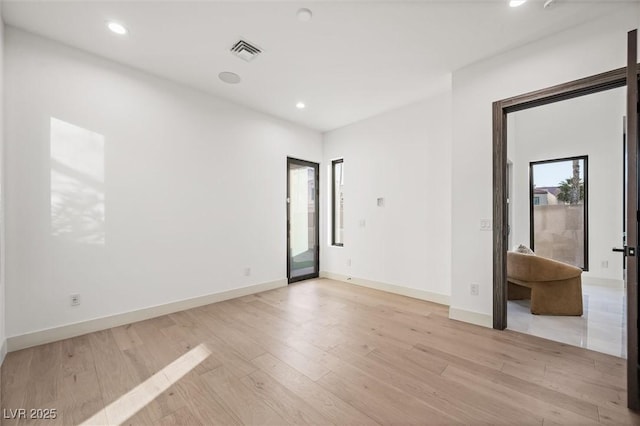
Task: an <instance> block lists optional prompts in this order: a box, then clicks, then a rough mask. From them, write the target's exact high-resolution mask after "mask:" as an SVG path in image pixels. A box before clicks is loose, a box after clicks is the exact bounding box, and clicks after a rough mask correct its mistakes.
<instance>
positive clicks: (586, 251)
mask: <svg viewBox="0 0 640 426" xmlns="http://www.w3.org/2000/svg"><path fill="white" fill-rule="evenodd" d="M574 160H582V162H583V164H584V170H583V172H582V174H583V176H584V177H583V180H584V184H583V185H584V243H583V247H584V266H581V267H580V266H579V268H582V270H583V271H585V272H588V271H589V156H588V155H577V156H575V157H565V158H554V159H552V160H543V161H531V162H530V163H529V245H530V247H531V250H535V240H534V229H535V224H534V223H533V207H534V205H533V195H534V194H533V191H534V185H533V183H534V176H533V167H534V166H538V165H541V164H549V163H560V162H564V161H574Z"/></svg>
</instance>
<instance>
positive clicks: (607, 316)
mask: <svg viewBox="0 0 640 426" xmlns="http://www.w3.org/2000/svg"><path fill="white" fill-rule="evenodd" d="M582 293H583V305H584V315H582V317H562V316H547V315H531V313H530V311H529V303H530V301H529V300H513V301H509V302H508V303H507V315H508V316H507V324H508V326H507V328H508V329H509V330H513V331H518V332H521V333H526V334H531V335H534V336H538V337H543V338H545V339H549V340H554V341H556V342H562V343H567V344H570V345H573V346H579V347H582V348H587V349H591V350H594V351H598V352H603V353H606V354H609V355H614V356H618V357H621V358H626V357H627V343H626V335H627V327H626V326H627V317H626V302H627V301H626V297H625V291H624V289H623V288H612V287H604V286H597V285H588V284H584V283H583V286H582Z"/></svg>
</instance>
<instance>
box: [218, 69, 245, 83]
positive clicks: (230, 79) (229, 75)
mask: <svg viewBox="0 0 640 426" xmlns="http://www.w3.org/2000/svg"><path fill="white" fill-rule="evenodd" d="M218 78H219V79H220V80H222V81H224V82H225V83H229V84H238V83H240V76H239V75H238V74H236V73H234V72H229V71H223V72H221V73H220V74H218Z"/></svg>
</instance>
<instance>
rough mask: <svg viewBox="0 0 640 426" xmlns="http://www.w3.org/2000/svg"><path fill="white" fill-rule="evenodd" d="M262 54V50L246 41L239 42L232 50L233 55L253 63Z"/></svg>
mask: <svg viewBox="0 0 640 426" xmlns="http://www.w3.org/2000/svg"><path fill="white" fill-rule="evenodd" d="M261 52H262V50H260V48H258V47H256V46H254V45H252V44H251V43H249V42H247V41H245V40H240V41H238V42H237V43H236V44H234V45H233V47H232V48H231V53H233V54H234V55H236V56H237V57H238V58H240V59H244V60H245V61H247V62H250V61H252V60H253V59H254V58H255V57H256V56H258V55H259V54H260V53H261Z"/></svg>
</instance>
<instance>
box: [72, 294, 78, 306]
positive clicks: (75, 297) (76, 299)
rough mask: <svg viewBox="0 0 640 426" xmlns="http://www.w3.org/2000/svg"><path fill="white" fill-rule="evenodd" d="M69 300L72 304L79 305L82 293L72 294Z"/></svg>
mask: <svg viewBox="0 0 640 426" xmlns="http://www.w3.org/2000/svg"><path fill="white" fill-rule="evenodd" d="M69 300H70V301H71V306H78V305H79V304H80V295H79V294H72V295H70V296H69Z"/></svg>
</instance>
